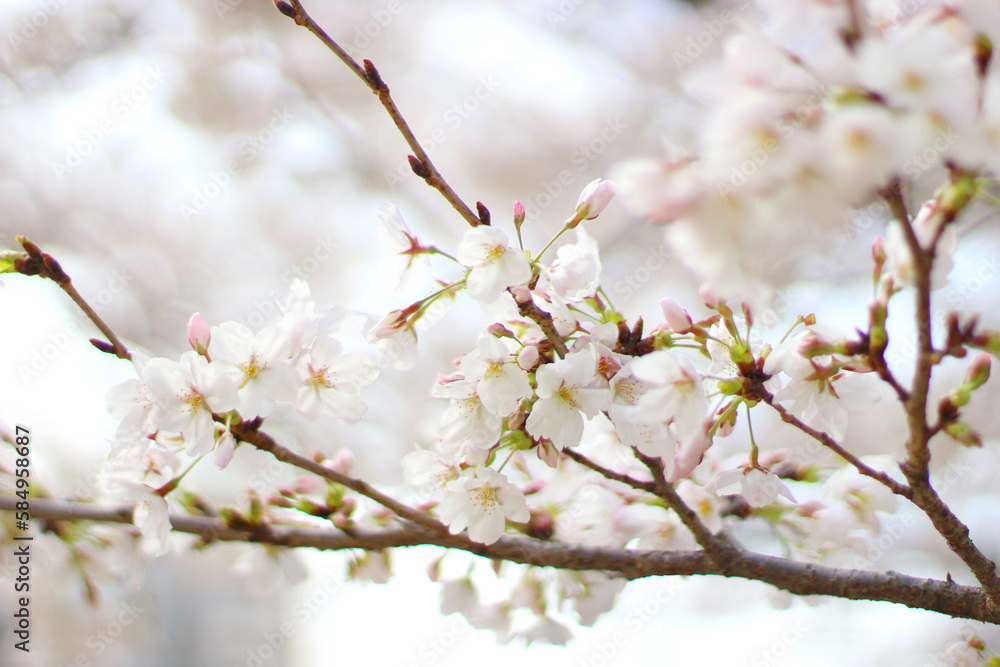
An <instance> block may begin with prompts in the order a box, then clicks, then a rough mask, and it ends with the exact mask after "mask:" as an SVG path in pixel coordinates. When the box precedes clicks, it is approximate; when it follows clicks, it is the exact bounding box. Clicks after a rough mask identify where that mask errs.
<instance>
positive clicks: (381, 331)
mask: <svg viewBox="0 0 1000 667" xmlns="http://www.w3.org/2000/svg"><path fill="white" fill-rule="evenodd" d="M407 317H408V316H407V314H406V313H404V312H403V311H402V310H394V311H392V312H390V313H389V314H388V315H386V316H385V317H383V318H382V321H381V322H379V323H378V324H376V325H375V326H373V327H372V329H371V331H369V332H368V341H369V342H374V341H376V340H381V339H383V338H391V337H392V336H394V335H395V334H396V332H397V331H399V330H400V329H401V328H402V327H403V325H404V324H406V320H407Z"/></svg>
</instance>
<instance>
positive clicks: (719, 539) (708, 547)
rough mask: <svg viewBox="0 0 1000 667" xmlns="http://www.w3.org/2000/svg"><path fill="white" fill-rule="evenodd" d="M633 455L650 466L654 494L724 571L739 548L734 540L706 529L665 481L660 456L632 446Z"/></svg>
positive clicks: (735, 557) (720, 569)
mask: <svg viewBox="0 0 1000 667" xmlns="http://www.w3.org/2000/svg"><path fill="white" fill-rule="evenodd" d="M632 451H633V453H634V454H635V456H636V458H638V459H639V460H640V461H642V464H643V465H644V466H646V468H648V469H649V472H650V474H651V475H652V476H653V481H654V482H655V484H656V490H655V492H654V493H655V494H656V495H657V496H658V497H659V498H660V499H662V500H663V502H665V503H666V504H667V507H669V508H670V509H672V510H673V511H674V513H675V514H677V517H678V518H679V519H680V520H681V523H683V524H684V527H685V528H687V529H688V530H690V531H691V534H692V535H694V539H695V541H696V542H698V546H700V547H701V548H702V549H704V550H705V553H707V554H708V556H709V558H711V559H712V562H714V563H715V564H716V566H718V568H719V572H720V574H725V573H726V572H727V571H728V570H729V567H730V566H731V565H732V563H733V562H734V561H735V560H736V559H737V558H738V556H739V553H740V549H739V547H737V546H736V545H735V544H733V543H732V542H731V541H730V540H729V538H727V537H726V536H725V535H723V534H721V533H720V534H719V535H715V534H714V533H712V531H710V530H709V529H708V526H706V525H705V524H704V522H703V521H702V520H701V517H699V516H698V515H697V514H696V513H695V512H694V510H692V509H691V508H690V507H688V506H687V503H685V502H684V500H683V499H682V498H681V497H680V496H679V495H677V491H676V490H675V489H674V486H673V484H671V483H670V482H668V481H667V478H666V476H665V475H664V473H663V462H662V461H660V459H658V458H655V457H652V456H646V455H644V454H642V453H641V452H640V451H639V450H637V449H633V450H632Z"/></svg>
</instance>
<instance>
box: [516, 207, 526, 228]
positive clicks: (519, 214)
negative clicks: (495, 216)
mask: <svg viewBox="0 0 1000 667" xmlns="http://www.w3.org/2000/svg"><path fill="white" fill-rule="evenodd" d="M524 215H525V214H524V204H522V203H521V202H519V201H516V202H514V226H515V227H517V228H518V229H520V227H521V225H523V224H524Z"/></svg>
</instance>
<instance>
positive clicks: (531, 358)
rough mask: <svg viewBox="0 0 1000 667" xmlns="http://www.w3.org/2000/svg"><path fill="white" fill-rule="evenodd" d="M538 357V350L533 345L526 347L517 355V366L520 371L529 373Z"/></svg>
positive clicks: (536, 362)
mask: <svg viewBox="0 0 1000 667" xmlns="http://www.w3.org/2000/svg"><path fill="white" fill-rule="evenodd" d="M538 356H539V355H538V348H537V347H535V346H534V345H528V346H527V347H524V348H522V349H521V351H520V352H518V353H517V365H518V366H520V367H521V370H525V371H530V370H531V369H532V368H534V367H535V365H536V364H538Z"/></svg>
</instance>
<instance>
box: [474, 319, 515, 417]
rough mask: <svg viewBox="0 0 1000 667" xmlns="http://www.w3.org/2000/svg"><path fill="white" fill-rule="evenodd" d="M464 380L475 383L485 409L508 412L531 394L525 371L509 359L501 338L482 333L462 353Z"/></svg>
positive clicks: (497, 412) (508, 353)
mask: <svg viewBox="0 0 1000 667" xmlns="http://www.w3.org/2000/svg"><path fill="white" fill-rule="evenodd" d="M460 367H461V369H462V373H464V374H465V377H466V379H468V380H469V381H471V382H475V383H476V393H477V394H478V395H479V399H480V400H481V401H482V402H483V405H484V406H485V407H486V409H487V410H489V411H491V412H493V413H495V414H498V415H501V416H504V415H509V414H510V413H512V412H513V411H514V410H516V409H517V406H518V405H519V404H520V403H521V400H522V399H525V398H529V397H530V396H531V383H530V382H528V374H527V373H526V372H524V371H523V370H521V368H519V367H518V365H517V364H516V363H514V362H513V361H512V359H511V354H510V350H508V349H507V346H506V345H504V344H503V341H501V340H500V339H498V338H496V337H495V336H492V335H490V334H483V335H482V336H481V337H480V338H479V342H478V343H477V344H476V349H475V350H473V351H472V352H470V353H469V354H467V355H465V357H463V358H462V363H461V366H460Z"/></svg>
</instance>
